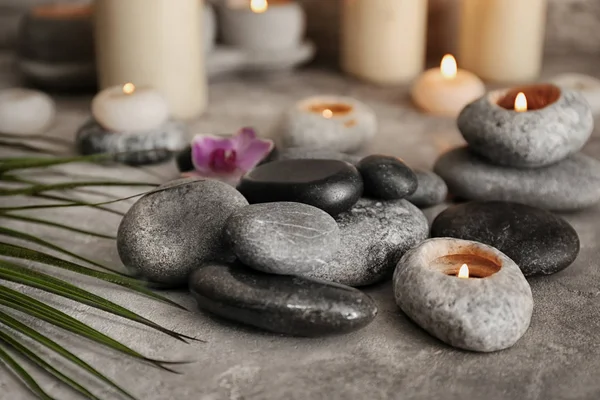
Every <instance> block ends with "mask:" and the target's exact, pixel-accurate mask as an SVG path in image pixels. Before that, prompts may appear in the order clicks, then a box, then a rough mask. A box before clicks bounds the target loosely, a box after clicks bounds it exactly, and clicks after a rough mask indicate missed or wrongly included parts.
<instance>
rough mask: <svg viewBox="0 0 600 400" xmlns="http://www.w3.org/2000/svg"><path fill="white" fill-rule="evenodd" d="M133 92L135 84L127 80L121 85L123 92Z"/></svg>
mask: <svg viewBox="0 0 600 400" xmlns="http://www.w3.org/2000/svg"><path fill="white" fill-rule="evenodd" d="M133 92H135V85H134V84H133V83H131V82H129V83H126V84H124V85H123V93H125V94H132V93H133Z"/></svg>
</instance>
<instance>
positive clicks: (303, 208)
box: [225, 203, 340, 275]
mask: <svg viewBox="0 0 600 400" xmlns="http://www.w3.org/2000/svg"><path fill="white" fill-rule="evenodd" d="M225 235H226V238H227V240H228V242H229V244H230V245H231V249H232V251H233V252H234V254H235V255H236V256H237V257H238V259H239V260H240V261H241V262H243V263H244V264H245V265H248V266H250V267H252V268H254V269H257V270H259V271H264V272H270V273H274V274H283V275H300V274H302V273H305V272H307V271H312V270H314V269H315V268H319V267H321V266H322V265H323V264H324V263H326V262H327V261H330V260H331V259H332V258H333V255H334V254H335V252H336V251H337V250H338V247H339V245H340V230H339V228H338V226H337V223H336V222H335V220H334V219H333V217H332V216H331V215H329V214H327V213H326V212H325V211H323V210H321V209H319V208H316V207H313V206H309V205H307V204H302V203H263V204H252V205H249V206H247V207H244V208H241V209H239V210H237V211H235V212H234V213H233V214H232V215H231V217H229V220H228V221H227V225H226V227H225Z"/></svg>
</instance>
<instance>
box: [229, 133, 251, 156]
mask: <svg viewBox="0 0 600 400" xmlns="http://www.w3.org/2000/svg"><path fill="white" fill-rule="evenodd" d="M255 139H256V131H255V130H254V129H252V128H242V129H240V130H239V131H238V133H237V135H235V136H234V137H232V138H231V140H232V141H233V146H234V147H235V149H236V150H237V151H238V152H239V153H243V152H244V151H246V149H247V148H248V146H250V144H252V142H253V141H254V140H255Z"/></svg>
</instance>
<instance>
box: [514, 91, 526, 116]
mask: <svg viewBox="0 0 600 400" xmlns="http://www.w3.org/2000/svg"><path fill="white" fill-rule="evenodd" d="M515 111H516V112H525V111H527V97H525V93H523V92H519V94H518V95H517V97H516V98H515Z"/></svg>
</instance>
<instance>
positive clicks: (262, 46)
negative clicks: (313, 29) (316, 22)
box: [220, 0, 305, 51]
mask: <svg viewBox="0 0 600 400" xmlns="http://www.w3.org/2000/svg"><path fill="white" fill-rule="evenodd" d="M221 17H222V19H221V21H220V22H221V31H222V36H223V42H224V43H225V44H228V45H231V46H236V47H239V48H242V49H246V50H271V51H277V50H287V49H291V48H295V47H298V46H300V43H301V42H302V37H303V35H304V30H305V15H304V10H303V9H302V7H301V6H300V5H299V4H298V3H296V2H295V1H289V0H270V1H269V0H245V1H241V2H240V1H237V2H226V3H225V5H224V7H223V8H222V10H221Z"/></svg>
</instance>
